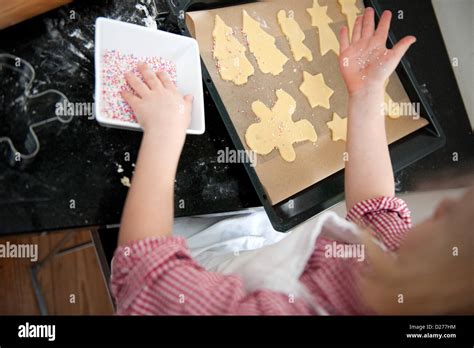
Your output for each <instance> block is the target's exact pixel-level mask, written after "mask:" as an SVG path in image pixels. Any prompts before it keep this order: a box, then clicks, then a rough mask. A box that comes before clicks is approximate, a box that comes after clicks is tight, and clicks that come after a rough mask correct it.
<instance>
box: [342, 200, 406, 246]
mask: <svg viewBox="0 0 474 348" xmlns="http://www.w3.org/2000/svg"><path fill="white" fill-rule="evenodd" d="M346 219H347V220H349V221H352V222H354V223H355V224H358V225H360V226H364V227H368V228H369V229H370V230H371V231H373V232H374V233H375V234H376V237H377V238H378V239H379V240H380V241H381V242H382V243H383V244H384V245H385V246H386V247H387V248H388V249H389V250H395V249H397V248H398V247H399V246H400V243H401V242H402V240H403V239H404V238H405V235H406V232H407V231H408V230H409V229H410V228H411V227H412V224H411V213H410V210H409V209H408V206H407V205H406V203H405V201H403V200H402V199H400V198H397V197H380V198H375V199H368V200H365V201H362V202H359V203H357V204H356V205H354V206H353V207H352V209H351V210H350V211H349V213H348V214H347V217H346Z"/></svg>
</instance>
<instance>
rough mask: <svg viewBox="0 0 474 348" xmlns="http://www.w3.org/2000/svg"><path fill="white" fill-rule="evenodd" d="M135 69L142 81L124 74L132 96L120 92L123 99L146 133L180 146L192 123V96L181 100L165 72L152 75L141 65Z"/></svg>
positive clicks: (181, 97)
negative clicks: (140, 75)
mask: <svg viewBox="0 0 474 348" xmlns="http://www.w3.org/2000/svg"><path fill="white" fill-rule="evenodd" d="M138 70H139V71H140V73H141V74H142V76H143V78H144V80H145V82H143V81H142V80H141V79H140V78H139V77H137V76H135V75H133V74H132V73H127V74H126V76H125V77H126V79H127V82H128V84H129V85H130V87H131V88H132V89H133V90H134V91H135V94H133V93H130V92H127V91H123V92H122V97H123V98H124V99H125V101H126V102H127V103H128V104H129V105H130V107H131V108H132V109H133V112H134V113H135V116H136V117H137V119H138V122H139V123H140V126H141V127H142V128H143V130H144V132H145V134H146V133H154V135H155V136H157V137H160V138H161V137H162V138H165V139H166V140H169V141H170V142H172V143H174V142H177V145H181V146H182V145H183V144H184V140H185V138H186V130H187V128H188V127H189V124H190V121H191V110H192V102H193V97H192V96H190V95H187V96H185V97H183V96H182V95H181V94H180V93H179V92H178V90H177V89H176V86H175V85H174V83H173V82H172V81H171V80H170V78H169V77H168V75H167V74H166V73H158V74H155V73H154V72H153V71H152V70H151V69H150V68H149V67H148V65H147V64H140V65H139V67H138ZM169 145H170V146H171V145H172V144H169Z"/></svg>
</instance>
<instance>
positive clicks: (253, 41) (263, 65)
mask: <svg viewBox="0 0 474 348" xmlns="http://www.w3.org/2000/svg"><path fill="white" fill-rule="evenodd" d="M243 17H244V25H243V29H242V31H243V32H244V34H245V35H246V37H247V42H248V44H249V49H250V52H252V53H253V55H254V56H255V58H256V59H257V63H258V66H259V68H260V70H261V71H262V72H263V73H264V74H269V73H270V74H272V75H274V76H276V75H279V74H280V73H281V72H282V71H283V66H284V65H285V64H286V62H288V57H287V56H285V55H284V54H283V53H282V52H281V51H280V50H279V49H278V48H277V47H276V45H275V38H274V37H273V36H271V35H270V34H268V33H267V32H266V31H264V30H263V29H262V27H261V26H260V23H259V22H257V21H256V20H255V19H253V18H252V17H250V16H249V14H248V13H247V11H245V10H243Z"/></svg>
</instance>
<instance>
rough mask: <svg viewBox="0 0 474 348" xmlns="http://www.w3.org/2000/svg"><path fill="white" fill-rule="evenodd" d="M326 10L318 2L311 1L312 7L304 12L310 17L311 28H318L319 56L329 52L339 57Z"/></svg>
mask: <svg viewBox="0 0 474 348" xmlns="http://www.w3.org/2000/svg"><path fill="white" fill-rule="evenodd" d="M327 8H328V7H327V6H320V5H319V3H318V0H313V7H311V8H308V9H306V11H308V13H309V14H310V15H311V24H312V26H313V27H318V31H319V48H320V51H321V55H322V56H324V55H325V54H326V53H328V52H329V51H331V50H332V51H333V52H334V53H336V55H339V40H338V39H337V37H336V34H334V32H333V31H332V29H331V27H330V26H329V24H330V23H333V20H332V19H331V18H330V17H329V16H328V14H327Z"/></svg>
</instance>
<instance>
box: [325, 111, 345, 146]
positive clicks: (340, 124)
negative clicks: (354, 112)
mask: <svg viewBox="0 0 474 348" xmlns="http://www.w3.org/2000/svg"><path fill="white" fill-rule="evenodd" d="M326 124H327V125H328V127H329V129H330V130H331V133H332V141H338V140H344V141H346V138H347V118H341V117H340V116H339V115H338V114H337V113H333V115H332V121H330V122H327V123H326Z"/></svg>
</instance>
